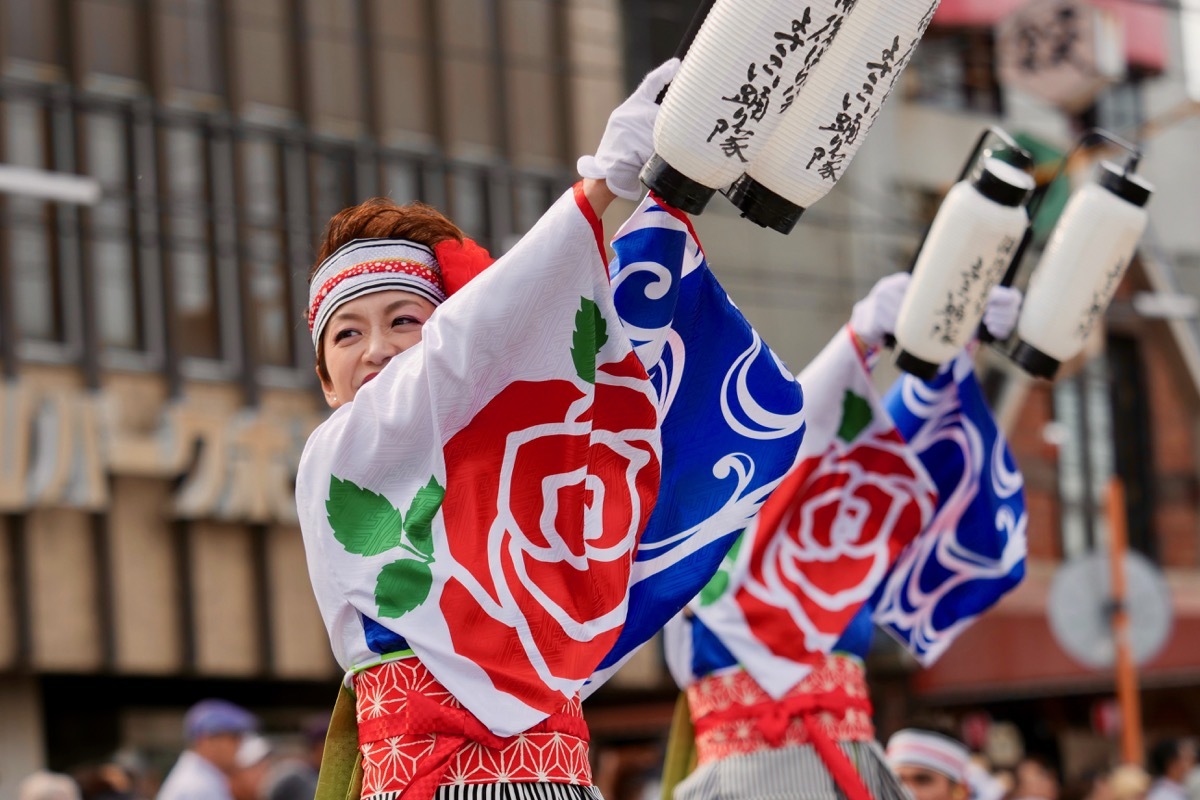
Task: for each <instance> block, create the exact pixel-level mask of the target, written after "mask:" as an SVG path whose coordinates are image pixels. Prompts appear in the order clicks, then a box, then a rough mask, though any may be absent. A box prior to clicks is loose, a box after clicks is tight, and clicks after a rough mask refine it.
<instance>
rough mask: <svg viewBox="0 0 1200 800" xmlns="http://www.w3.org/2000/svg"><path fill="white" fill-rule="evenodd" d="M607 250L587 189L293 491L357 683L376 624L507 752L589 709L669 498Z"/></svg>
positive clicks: (368, 393)
mask: <svg viewBox="0 0 1200 800" xmlns="http://www.w3.org/2000/svg"><path fill="white" fill-rule="evenodd" d="M598 237H599V223H598V221H597V220H596V219H595V217H594V215H592V214H591V210H590V207H589V206H588V205H587V204H586V200H583V198H582V197H581V195H580V194H579V193H578V191H576V192H575V193H572V194H568V195H567V196H566V197H564V198H563V199H562V200H560V201H559V203H557V204H556V205H555V206H554V208H552V209H551V210H550V211H549V212H548V213H547V214H546V216H545V217H544V218H543V219H542V220H541V221H540V222H539V223H538V225H536V226H535V227H534V228H533V230H531V231H530V232H529V233H528V234H526V236H525V237H523V238H522V239H521V241H520V242H519V243H518V244H517V245H516V247H514V248H513V250H512V251H511V252H510V253H508V254H507V255H506V256H505V257H504V258H502V259H501V260H500V261H499V262H497V263H496V264H495V265H494V266H492V267H491V268H490V269H488V270H487V271H486V272H484V273H483V274H482V275H480V276H479V277H478V278H476V279H475V280H473V281H472V282H471V283H469V284H468V285H467V286H466V287H465V288H464V289H463V290H462V291H460V292H458V293H457V294H455V295H454V296H453V297H452V298H451V299H450V300H448V301H447V302H446V303H445V304H443V305H442V306H441V307H440V308H439V309H438V310H437V312H436V313H435V314H434V315H433V316H432V317H431V318H430V320H429V322H427V323H426V325H425V328H424V332H423V337H422V342H421V344H419V345H418V346H416V347H414V348H412V349H411V350H408V351H406V352H405V353H403V354H401V355H400V356H398V357H396V358H395V359H393V360H392V362H391V363H389V364H388V365H387V367H386V368H385V369H384V370H383V371H382V372H381V373H380V374H379V376H378V377H376V378H375V379H374V380H373V381H371V382H370V383H369V384H367V385H366V386H364V387H363V388H362V389H361V390H360V392H359V394H358V395H357V397H356V398H355V400H354V402H353V403H351V404H348V405H347V406H344V407H342V408H340V409H338V411H337V412H335V413H334V414H333V416H332V417H331V418H330V419H329V420H328V421H327V422H326V423H325V424H324V425H322V426H321V427H320V428H319V429H318V430H317V432H316V433H314V435H313V437H312V439H311V440H310V442H309V444H308V446H307V447H306V449H305V454H304V458H303V460H302V463H301V470H300V476H299V478H298V481H297V501H298V504H299V507H300V516H301V526H302V528H303V530H304V536H305V545H306V549H307V552H308V560H309V571H310V573H311V576H312V580H313V584H314V589H315V591H316V594H317V598H318V603H319V605H320V606H321V610H322V614H323V615H324V617H325V621H326V624H327V626H328V627H329V630H330V637H331V640H332V641H333V646H334V649H335V653H336V655H337V657H338V660H339V662H340V663H341V664H342V666H343V667H345V668H346V669H353V668H355V667H360V666H364V665H366V664H368V663H370V662H371V661H372V660H374V659H377V658H378V656H377V654H375V653H372V652H371V650H370V649H369V648H368V647H367V645H366V640H365V636H364V627H363V626H364V620H374V622H375V623H377V624H379V625H382V626H385V627H386V628H387V629H388V630H390V631H393V632H395V633H396V634H399V635H400V636H403V637H404V639H405V640H406V641H407V642H408V644H409V646H410V647H411V648H412V649H413V651H414V652H415V653H416V654H417V656H418V657H419V658H420V659H421V661H422V662H423V663H424V664H425V666H426V667H428V668H429V670H430V672H431V673H432V674H433V675H434V677H435V678H437V680H439V681H440V682H441V683H442V684H444V685H445V686H446V687H447V688H448V689H449V690H450V691H451V692H452V693H453V694H454V696H455V697H456V698H457V699H458V700H459V701H460V702H462V703H463V705H464V706H466V707H467V708H468V709H469V710H470V711H471V712H472V713H473V714H475V715H476V716H477V717H478V718H479V719H480V720H481V721H483V722H484V723H485V724H486V725H487V726H488V727H489V728H491V729H492V730H493V731H494V732H495V733H497V734H500V735H512V734H515V733H518V732H520V731H522V730H525V729H527V728H529V727H531V726H532V725H534V724H536V723H537V722H539V721H540V720H541V719H543V718H545V717H546V716H547V715H548V714H549V713H550V712H551V711H553V710H555V709H557V708H559V707H561V706H562V705H563V704H564V702H566V700H567V699H569V698H570V697H573V696H574V695H575V694H576V693H577V692H578V690H579V687H580V685H581V684H582V683H583V681H584V680H585V679H586V678H587V677H588V675H590V674H591V672H592V671H593V670H594V669H595V666H596V664H597V663H599V661H600V659H601V658H603V656H604V655H605V653H606V652H607V651H608V649H609V647H610V646H611V643H612V641H613V640H614V639H615V637H616V636H618V635H619V633H620V630H621V627H622V625H623V623H624V619H625V609H626V605H627V599H628V591H629V571H630V566H631V564H632V561H633V554H634V552H635V550H636V546H637V541H638V536H639V534H640V533H641V531H642V529H643V527H644V526H645V521H646V518H647V517H648V515H649V514H650V511H651V509H652V507H653V504H654V499H655V497H656V494H657V489H658V480H659V460H660V454H659V450H660V446H659V434H658V418H657V410H656V408H655V406H654V404H653V402H652V400H651V389H650V385H649V381H648V379H647V377H646V373H645V370H644V369H643V368H642V366H641V363H640V362H639V360H638V359H637V356H636V355H635V354H634V352H633V349H632V347H631V345H630V343H629V341H628V339H627V338H626V337H625V335H624V332H623V331H622V329H621V326H620V325H619V323H618V322H617V319H616V316H615V313H614V311H613V306H612V298H611V292H610V289H609V284H608V280H607V276H606V273H605V265H604V261H603V257H602V255H603V250H602V248H601V247H600V242H599V238H598ZM367 624H371V623H367Z"/></svg>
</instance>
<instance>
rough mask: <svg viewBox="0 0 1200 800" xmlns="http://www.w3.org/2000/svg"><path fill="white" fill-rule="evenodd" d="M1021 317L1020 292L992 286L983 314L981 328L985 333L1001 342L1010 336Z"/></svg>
mask: <svg viewBox="0 0 1200 800" xmlns="http://www.w3.org/2000/svg"><path fill="white" fill-rule="evenodd" d="M1020 315H1021V292H1020V290H1018V289H1014V288H1012V287H1011V286H993V287H992V291H991V292H989V293H988V300H987V308H986V309H984V312H983V326H984V327H985V328H987V332H988V333H990V334H991V335H992V336H994V337H996V339H997V340H999V341H1003V340H1005V339H1007V338H1008V337H1009V336H1011V335H1012V332H1013V328H1015V327H1017V319H1018V318H1019V317H1020Z"/></svg>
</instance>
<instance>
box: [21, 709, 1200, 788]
mask: <svg viewBox="0 0 1200 800" xmlns="http://www.w3.org/2000/svg"><path fill="white" fill-rule="evenodd" d="M328 724H329V720H328V718H327V717H326V718H314V719H310V720H309V721H308V722H307V723H306V724H304V725H303V726H302V727H301V728H300V729H299V730H297V731H293V732H292V734H291V735H284V734H273V735H272V736H270V737H268V736H264V735H263V734H262V733H261V732H260V728H261V725H260V721H259V720H258V719H257V718H256V717H255V715H254V714H252V713H251V712H249V711H248V710H246V709H244V708H242V707H240V706H237V705H235V704H233V703H230V702H227V701H225V700H217V699H210V700H203V701H201V702H199V703H197V704H196V705H194V706H193V707H192V708H191V709H189V710H188V712H187V714H186V715H185V716H184V721H183V733H184V737H185V741H186V747H185V749H184V750H183V752H181V753H180V754H179V755H178V758H176V759H175V761H174V763H173V764H172V766H171V767H170V769H169V770H168V771H167V772H166V774H165V775H164V776H162V779H161V780H158V779H156V777H155V776H154V775H153V774H151V772H150V771H149V770H146V769H145V768H144V767H143V766H142V765H139V764H138V763H136V760H134V759H128V758H116V759H114V760H112V761H110V762H108V763H103V764H97V765H91V766H88V767H86V768H83V769H79V770H76V771H74V772H72V773H71V774H64V773H55V772H46V771H40V772H36V773H33V774H32V775H29V776H27V777H26V778H25V779H24V780H23V781H22V782H21V784H20V788H19V791H18V797H17V800H312V799H313V797H314V795H315V794H316V790H317V776H318V772H319V769H320V764H321V752H322V749H323V746H324V742H325V734H326V730H327V728H328ZM947 735H950V734H947ZM955 739H956V741H958V740H957V737H955ZM892 752H893V748H891V747H889V755H892ZM966 752H967V751H966V750H965V749H964V750H963V753H964V754H965V753H966ZM892 766H893V769H896V771H897V774H898V775H899V776H900V778H901V781H902V783H903V785H904V786H905V787H906V789H907V791H908V793H909V794H911V796H912V798H913V800H1200V766H1198V765H1197V744H1196V742H1195V741H1194V740H1193V739H1191V738H1187V737H1180V738H1169V739H1163V740H1160V741H1157V742H1155V743H1154V744H1153V746H1152V747H1151V748H1150V750H1149V752H1148V754H1147V758H1146V767H1145V768H1143V767H1141V766H1137V765H1133V764H1115V765H1105V766H1099V767H1097V768H1094V769H1091V770H1089V771H1087V772H1085V773H1084V774H1083V775H1082V776H1079V777H1077V778H1075V779H1074V780H1067V781H1065V782H1064V780H1063V779H1062V776H1061V775H1060V773H1059V771H1058V769H1057V767H1056V766H1055V764H1054V763H1053V762H1052V761H1051V760H1049V759H1046V758H1043V757H1040V756H1038V755H1026V756H1024V757H1023V758H1021V760H1020V761H1019V762H1018V763H1017V764H1016V765H1015V766H1013V767H995V766H993V765H992V764H990V763H989V761H988V759H987V757H986V756H984V755H983V754H981V753H972V754H971V755H970V757H969V762H968V763H967V765H966V769H965V773H964V774H965V780H964V781H962V782H957V781H955V780H952V779H949V778H947V772H946V771H945V770H939V769H938V766H937V762H936V761H933V762H929V763H924V762H923V761H922V759H920V758H915V759H914V760H913V763H911V764H908V765H904V766H900V767H897V764H896V762H895V761H894V760H893V762H892ZM925 767H932V768H931V769H926V768H925ZM950 774H953V771H951V773H950ZM609 800H621V798H610V799H609Z"/></svg>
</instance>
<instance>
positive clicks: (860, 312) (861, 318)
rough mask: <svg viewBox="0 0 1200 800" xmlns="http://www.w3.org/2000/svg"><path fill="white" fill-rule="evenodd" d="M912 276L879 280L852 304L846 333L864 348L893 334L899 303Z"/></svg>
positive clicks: (877, 344) (878, 342)
mask: <svg viewBox="0 0 1200 800" xmlns="http://www.w3.org/2000/svg"><path fill="white" fill-rule="evenodd" d="M911 282H912V275H911V274H909V273H907V272H896V273H893V274H891V275H888V276H886V277H883V278H880V279H879V280H878V281H877V282H876V283H875V285H874V286H872V287H871V291H870V293H869V294H867V296H866V297H864V298H863V299H862V300H859V301H858V302H857V303H855V304H854V310H853V311H852V312H851V313H850V330H852V331H854V333H855V335H857V336H858V338H859V339H860V340H862V342H863V344H865V345H866V346H867V347H878V346H879V345H880V344H882V343H883V337H884V336H886V335H888V334H889V333H895V331H896V318H897V317H898V316H899V315H900V304H901V303H902V302H904V293H905V292H907V291H908V284H909V283H911Z"/></svg>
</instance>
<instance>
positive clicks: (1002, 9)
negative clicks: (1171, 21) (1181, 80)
mask: <svg viewBox="0 0 1200 800" xmlns="http://www.w3.org/2000/svg"><path fill="white" fill-rule="evenodd" d="M1025 2H1027V0H942V2H941V5H939V6H938V10H937V14H935V15H934V17H933V24H934V25H937V26H940V27H943V28H952V27H991V26H992V25H995V24H996V23H997V22H998V21H999V20H1000V19H1002V18H1003V17H1004V16H1006V15H1007V14H1009V13H1010V12H1012V11H1014V10H1015V9H1017V8H1019V7H1020V6H1022V5H1024V4H1025ZM1092 4H1093V5H1095V6H1098V7H1100V8H1106V9H1110V10H1112V11H1114V12H1116V14H1117V15H1118V16H1119V17H1120V18H1121V20H1122V21H1123V22H1124V25H1125V57H1126V60H1127V61H1128V62H1129V64H1130V66H1134V67H1139V68H1141V69H1146V70H1152V71H1157V72H1161V71H1162V70H1163V69H1164V68H1165V67H1166V64H1167V41H1166V35H1167V25H1166V17H1165V15H1166V11H1165V10H1164V9H1162V8H1155V7H1154V6H1150V5H1139V4H1137V3H1128V2H1123V0H1092Z"/></svg>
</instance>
